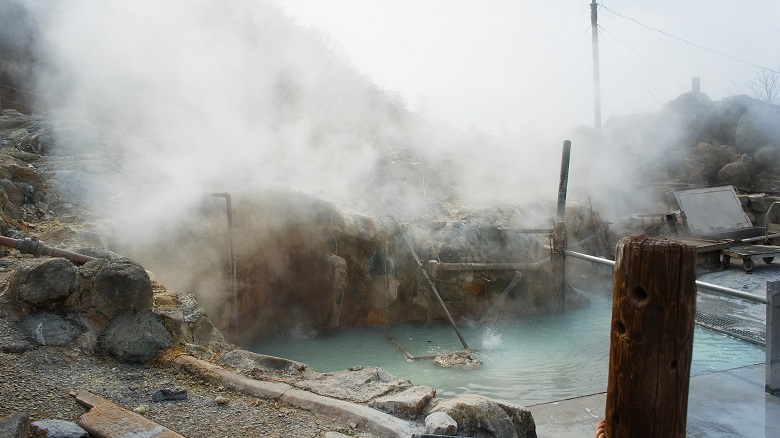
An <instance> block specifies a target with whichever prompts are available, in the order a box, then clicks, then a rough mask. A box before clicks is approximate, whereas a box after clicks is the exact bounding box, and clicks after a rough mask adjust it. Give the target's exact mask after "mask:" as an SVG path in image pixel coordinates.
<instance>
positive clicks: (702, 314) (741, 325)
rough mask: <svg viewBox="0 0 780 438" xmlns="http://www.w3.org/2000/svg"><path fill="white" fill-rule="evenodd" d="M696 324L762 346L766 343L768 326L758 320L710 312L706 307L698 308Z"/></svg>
mask: <svg viewBox="0 0 780 438" xmlns="http://www.w3.org/2000/svg"><path fill="white" fill-rule="evenodd" d="M696 324H699V325H700V326H702V327H705V328H708V329H710V330H714V331H716V332H719V333H723V334H726V335H729V336H733V337H735V338H738V339H742V340H743V341H746V342H750V343H752V344H756V345H759V346H761V347H764V346H765V345H766V326H765V325H764V324H761V323H760V322H758V321H752V320H748V319H745V318H740V317H736V316H729V315H725V314H715V313H709V312H707V309H706V308H705V309H704V311H703V310H700V309H697V310H696Z"/></svg>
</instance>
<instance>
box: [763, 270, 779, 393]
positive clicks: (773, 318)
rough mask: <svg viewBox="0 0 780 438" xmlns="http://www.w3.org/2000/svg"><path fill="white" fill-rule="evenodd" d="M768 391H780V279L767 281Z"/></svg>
mask: <svg viewBox="0 0 780 438" xmlns="http://www.w3.org/2000/svg"><path fill="white" fill-rule="evenodd" d="M766 299H767V301H768V303H767V305H766V350H765V351H766V387H765V389H766V392H767V393H769V394H777V393H778V392H779V391H780V281H767V282H766Z"/></svg>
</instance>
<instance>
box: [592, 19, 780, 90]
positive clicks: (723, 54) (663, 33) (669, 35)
mask: <svg viewBox="0 0 780 438" xmlns="http://www.w3.org/2000/svg"><path fill="white" fill-rule="evenodd" d="M601 9H604V10H605V11H607V12H610V13H612V14H613V15H617V16H618V17H620V18H623V19H626V20H629V21H633V22H634V23H636V24H638V25H640V26H642V27H644V28H645V29H648V30H652V31H654V32H658V33H660V34H662V35H665V36H667V37H669V38H673V39H675V40H678V41H681V42H683V43H685V44H688V45H691V46H693V47H696V48H697V49H701V50H704V51H707V52H710V53H714V54H716V55H718V56H722V57H724V58H726V59H730V60H732V61H735V62H740V63H742V64H747V65H749V66H751V67H755V68H759V69H762V70H769V71H771V72H773V73H779V74H780V72H779V71H776V70H773V69H771V68H767V67H764V66H761V65H758V64H753V63H752V62H749V61H745V60H744V59H739V58H735V57H733V56H729V55H726V54H725V53H722V52H719V51H717V50H713V49H710V48H707V47H704V46H701V45H699V44H696V43H693V42H691V41H688V40H686V39H685V38H680V37H678V36H675V35H672V34H670V33H668V32H664V31H663V30H661V29H656V28H654V27H650V26H648V25H646V24H644V23H641V22H639V21H637V20H635V19H633V18H631V17H627V16H625V15H623V14H619V13H617V12H615V11H613V10H611V9H609V8H608V7H606V6H604V5H603V4H602V5H601Z"/></svg>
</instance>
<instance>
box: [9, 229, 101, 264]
mask: <svg viewBox="0 0 780 438" xmlns="http://www.w3.org/2000/svg"><path fill="white" fill-rule="evenodd" d="M0 245H3V246H7V247H9V248H14V249H16V250H18V251H19V252H20V253H22V254H32V255H33V256H35V257H40V256H42V255H45V256H49V257H62V258H65V259H68V260H70V261H71V262H73V263H74V264H77V265H83V264H84V263H87V262H90V261H92V260H97V259H96V258H94V257H90V256H86V255H84V254H77V253H75V252H70V251H66V250H64V249H58V248H52V247H49V246H46V245H44V244H43V241H41V240H38V237H37V236H32V237H31V238H28V239H14V238H11V237H5V236H0Z"/></svg>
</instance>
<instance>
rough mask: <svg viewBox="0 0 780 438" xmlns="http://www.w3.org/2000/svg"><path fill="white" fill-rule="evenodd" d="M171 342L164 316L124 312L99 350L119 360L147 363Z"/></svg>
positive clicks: (104, 336) (109, 329) (105, 336)
mask: <svg viewBox="0 0 780 438" xmlns="http://www.w3.org/2000/svg"><path fill="white" fill-rule="evenodd" d="M171 342H173V336H172V335H171V333H170V332H169V331H168V329H167V328H166V327H165V323H164V322H163V318H162V317H161V316H159V315H155V314H153V313H152V312H151V311H143V312H124V313H122V314H120V315H119V316H117V317H116V318H115V319H114V320H113V321H111V324H110V325H109V326H108V328H106V330H105V331H104V332H103V336H102V337H101V339H100V346H101V347H102V348H104V349H106V350H108V351H109V352H110V353H111V354H113V355H114V356H116V357H117V358H118V359H121V360H124V361H127V362H137V363H144V362H147V361H148V360H150V359H151V358H152V357H154V355H155V354H157V351H159V350H161V349H164V348H168V347H170V345H171Z"/></svg>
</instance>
